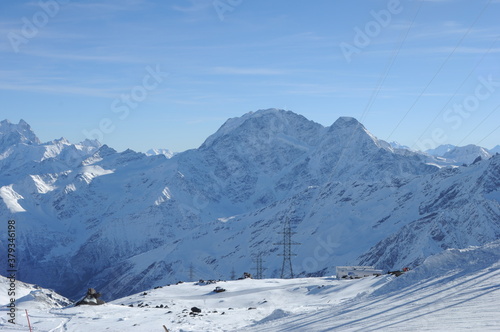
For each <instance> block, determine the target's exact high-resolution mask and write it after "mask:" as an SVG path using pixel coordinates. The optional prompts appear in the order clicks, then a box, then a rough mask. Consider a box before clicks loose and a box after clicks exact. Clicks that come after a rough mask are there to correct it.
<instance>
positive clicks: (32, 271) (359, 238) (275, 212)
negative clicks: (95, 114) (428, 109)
mask: <svg viewBox="0 0 500 332" xmlns="http://www.w3.org/2000/svg"><path fill="white" fill-rule="evenodd" d="M4 123H5V124H4ZM0 128H1V129H0V133H1V136H0V142H2V144H0V151H4V152H1V153H2V154H1V155H0V171H1V173H0V197H1V198H2V201H3V204H2V203H0V215H1V216H2V218H3V219H5V220H7V219H8V218H12V219H15V220H16V221H17V225H18V233H17V241H18V244H17V245H18V248H19V249H18V255H19V256H18V262H19V275H18V278H19V279H20V280H23V281H27V282H32V283H36V284H39V285H41V286H44V287H47V288H52V289H55V290H56V291H58V292H59V293H61V294H63V295H65V296H68V297H71V298H76V297H78V296H80V295H81V294H82V292H85V290H86V289H87V288H89V287H93V288H97V289H99V290H101V291H102V293H103V294H104V296H105V300H109V299H111V298H116V297H118V296H125V295H128V294H132V293H135V292H139V291H142V290H145V289H148V288H151V287H153V286H156V285H162V284H167V283H172V282H174V281H177V280H188V279H189V278H190V277H191V276H192V277H193V278H195V279H199V278H203V279H219V278H228V276H229V275H230V274H231V271H232V270H233V269H234V270H235V271H237V273H238V274H241V273H242V272H243V271H248V272H252V269H253V267H254V265H255V264H254V263H253V259H254V258H255V256H256V255H261V257H262V258H263V260H264V262H265V263H264V265H265V267H266V268H267V270H266V271H265V276H267V277H276V276H279V275H280V272H281V266H282V264H281V263H282V257H280V256H278V254H279V253H281V252H282V250H283V249H282V248H281V247H279V246H277V245H275V243H277V242H280V241H282V240H283V235H282V234H280V232H282V231H283V225H284V221H285V220H289V221H290V223H291V225H292V226H293V227H294V231H295V232H296V234H294V238H293V241H295V242H300V243H301V245H300V246H299V245H297V246H294V248H293V249H294V252H295V253H296V254H297V256H296V257H293V270H294V273H295V274H296V275H299V276H322V275H326V274H332V273H333V271H334V267H335V266H336V265H346V264H349V265H350V264H357V263H361V262H363V263H370V264H374V265H377V267H379V268H384V269H386V268H387V269H389V268H390V269H393V268H401V267H402V266H408V265H409V266H415V265H418V264H420V263H422V262H423V261H424V259H425V258H426V257H428V256H429V255H431V254H435V253H438V252H441V251H443V250H445V249H446V248H450V247H453V248H462V247H465V246H468V245H480V244H485V243H487V242H490V241H493V240H496V239H498V238H499V235H500V224H499V220H500V206H499V201H500V197H499V187H500V175H499V174H500V156H493V157H492V158H490V159H488V160H486V159H485V160H482V161H480V162H477V163H475V164H473V165H471V166H469V167H458V168H439V167H436V166H433V165H430V164H429V158H428V156H424V155H422V154H418V153H414V152H410V151H408V150H399V149H393V148H392V147H391V146H390V144H388V143H386V142H384V141H382V140H379V139H377V138H376V137H375V136H373V135H372V134H371V133H369V132H368V131H367V130H366V128H365V127H364V126H363V125H362V124H360V123H359V122H358V121H357V120H355V119H353V118H348V117H342V118H339V119H338V120H337V121H336V122H335V123H334V124H332V125H331V126H329V127H323V126H322V125H320V124H317V123H315V122H312V121H309V120H307V119H306V118H304V117H303V116H300V115H297V114H295V113H293V112H287V111H283V110H276V109H270V110H261V111H258V112H253V113H248V114H245V115H244V116H242V117H240V118H233V119H229V120H228V121H226V123H224V125H223V126H222V127H221V128H220V129H219V130H218V131H217V132H216V133H215V134H213V135H212V136H210V137H209V138H207V140H206V141H205V142H204V143H203V144H202V145H201V146H200V147H199V148H198V149H194V150H189V151H186V152H183V153H178V154H175V155H174V156H172V157H171V158H170V159H168V158H166V157H165V156H164V155H162V154H160V155H155V156H147V155H145V154H142V153H136V152H134V151H131V150H127V151H124V152H121V153H118V152H116V151H115V150H113V149H112V148H110V147H108V146H106V145H103V146H100V145H99V144H98V143H97V142H89V141H86V142H83V143H80V144H77V145H73V144H70V143H69V142H66V141H65V140H63V139H61V140H57V141H53V142H48V143H40V142H39V141H38V139H37V138H36V135H34V133H33V132H32V131H31V130H30V129H29V126H27V124H25V123H20V124H18V125H12V124H9V123H7V122H5V121H3V122H2V125H1V126H0ZM6 151H8V152H6ZM0 241H1V245H0V254H2V253H5V252H4V251H5V250H6V249H5V248H6V246H5V245H4V244H5V241H6V238H5V234H4V233H2V234H1V235H0ZM2 269H4V267H2ZM0 274H4V270H0ZM106 296H107V298H106Z"/></svg>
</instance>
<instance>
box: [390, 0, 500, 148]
mask: <svg viewBox="0 0 500 332" xmlns="http://www.w3.org/2000/svg"><path fill="white" fill-rule="evenodd" d="M490 3H491V0H489V1H488V3H487V4H486V5H485V6H484V7H483V9H482V10H481V12H480V13H479V15H478V16H477V17H476V19H475V20H474V22H472V24H471V26H470V27H469V29H468V30H467V31H466V32H465V34H464V35H463V36H462V38H460V40H459V41H458V44H457V45H456V46H455V48H454V49H453V51H451V53H450V54H448V56H447V57H446V59H445V60H444V62H443V63H442V64H441V66H440V67H439V68H438V70H437V72H436V73H435V74H434V76H433V77H432V78H431V80H430V81H429V82H428V83H427V85H426V86H425V88H424V89H423V90H422V92H420V94H419V95H418V97H417V99H415V101H414V102H413V104H412V105H411V106H410V108H409V109H408V111H406V113H405V114H404V115H403V117H402V118H401V120H399V122H398V124H397V125H396V127H395V128H394V129H393V130H392V131H391V133H390V134H389V136H388V137H387V139H386V140H387V141H389V139H390V138H391V136H392V134H394V132H395V131H396V130H397V129H398V128H399V126H400V125H401V123H402V122H403V121H404V119H406V117H407V116H408V114H409V113H410V111H411V110H412V109H413V108H414V107H415V105H416V104H417V103H418V101H419V100H420V98H421V97H422V96H423V94H424V93H425V92H426V91H427V88H429V86H430V85H431V83H432V82H433V81H434V79H435V78H436V77H437V76H438V75H439V73H440V72H441V70H443V68H444V66H445V65H446V63H447V62H448V60H450V58H451V57H452V55H453V54H455V51H456V50H457V49H458V47H459V46H460V45H461V44H462V42H463V41H464V39H465V37H467V35H468V34H469V33H470V32H471V30H472V27H473V26H474V25H475V24H476V23H477V21H478V20H479V18H480V17H481V16H482V15H483V13H484V11H485V10H486V8H487V7H488V6H489V4H490Z"/></svg>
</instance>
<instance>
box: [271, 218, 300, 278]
mask: <svg viewBox="0 0 500 332" xmlns="http://www.w3.org/2000/svg"><path fill="white" fill-rule="evenodd" d="M278 234H283V241H282V242H279V243H275V245H282V246H283V253H282V254H278V256H283V265H282V266H281V279H287V278H290V279H292V278H293V268H292V256H297V254H294V253H293V252H292V246H295V245H299V244H300V243H298V242H293V241H292V235H293V234H296V233H295V232H293V231H292V228H291V226H290V220H289V219H288V218H287V219H286V220H285V222H284V224H283V232H280V233H278Z"/></svg>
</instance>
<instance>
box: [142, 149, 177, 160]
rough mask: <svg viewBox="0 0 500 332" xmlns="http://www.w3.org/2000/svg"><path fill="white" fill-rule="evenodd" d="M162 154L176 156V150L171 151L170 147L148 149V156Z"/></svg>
mask: <svg viewBox="0 0 500 332" xmlns="http://www.w3.org/2000/svg"><path fill="white" fill-rule="evenodd" d="M160 154H162V155H164V156H165V157H167V158H169V159H170V158H172V157H173V156H174V152H172V151H170V150H169V149H149V150H148V151H146V156H157V155H160Z"/></svg>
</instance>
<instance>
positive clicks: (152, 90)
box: [0, 0, 500, 152]
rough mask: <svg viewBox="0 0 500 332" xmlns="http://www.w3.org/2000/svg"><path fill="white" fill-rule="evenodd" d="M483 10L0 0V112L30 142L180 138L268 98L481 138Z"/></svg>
mask: <svg viewBox="0 0 500 332" xmlns="http://www.w3.org/2000/svg"><path fill="white" fill-rule="evenodd" d="M499 17H500V1H499V0H476V1H469V0H449V1H446V0H427V1H417V0H413V1H409V0H407V1H405V0H400V1H398V0H383V1H379V0H371V1H331V0H317V1H314V2H310V1H289V0H288V1H284V0H275V1H270V0H266V1H263V0H215V1H214V0H172V1H168V0H165V1H153V0H108V1H77V0H74V1H70V0H41V1H2V2H0V34H1V36H2V37H1V39H0V40H1V41H0V54H1V59H2V61H1V64H0V110H1V113H0V118H1V119H4V118H6V119H9V120H10V121H12V122H16V123H17V122H18V121H19V119H21V118H22V119H24V120H26V121H27V122H28V123H29V124H30V125H31V126H32V128H33V129H34V130H35V132H36V133H37V135H38V136H39V137H40V139H41V140H42V141H49V140H52V139H55V138H60V137H65V138H67V139H69V140H70V141H71V142H74V143H76V142H79V141H82V140H83V139H85V138H86V136H89V137H96V138H99V139H100V140H101V141H102V142H103V143H106V144H108V145H110V146H111V147H113V148H115V149H117V150H119V151H122V150H125V149H126V148H131V149H133V150H136V151H142V152H145V151H146V150H148V149H149V148H169V149H171V150H173V151H183V150H186V149H189V148H196V147H198V146H199V145H201V143H202V142H203V141H204V140H205V139H206V138H207V137H208V136H209V135H210V134H212V133H214V132H215V131H216V130H217V129H218V128H219V127H220V126H221V125H222V124H223V123H224V121H225V120H226V119H228V118H231V117H238V116H241V115H243V114H244V113H247V112H250V111H256V110H258V109H265V108H283V109H287V110H291V111H294V112H296V113H299V114H302V115H304V116H305V117H307V118H308V119H310V120H313V121H316V122H319V123H321V124H323V125H325V126H328V125H331V124H332V123H333V122H334V121H335V120H336V119H337V118H338V117H339V116H353V117H356V118H357V119H358V120H360V121H361V122H362V123H363V124H364V125H365V126H366V127H367V129H368V130H370V131H371V132H372V133H373V134H374V135H375V136H377V137H379V138H381V139H384V140H389V141H393V140H395V141H398V142H400V143H401V144H405V145H408V146H410V147H413V148H417V149H418V148H420V149H425V148H430V147H433V146H436V145H439V144H445V143H450V144H456V145H466V144H478V145H481V146H484V147H487V148H492V147H493V146H495V145H497V144H500V128H499V127H498V126H499V124H500V108H497V107H498V106H499V105H500V83H499V82H500V61H499V59H500V40H499V36H500V23H499V19H498V18H499Z"/></svg>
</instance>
